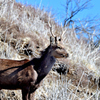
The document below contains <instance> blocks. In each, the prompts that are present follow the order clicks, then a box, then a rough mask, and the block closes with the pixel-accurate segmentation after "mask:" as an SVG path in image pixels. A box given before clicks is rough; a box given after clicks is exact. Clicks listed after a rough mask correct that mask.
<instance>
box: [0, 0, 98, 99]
mask: <svg viewBox="0 0 100 100" xmlns="http://www.w3.org/2000/svg"><path fill="white" fill-rule="evenodd" d="M50 25H51V26H52V33H53V34H54V36H57V37H61V39H62V42H61V44H62V45H63V46H64V47H65V49H66V50H67V51H68V53H69V58H68V59H58V60H57V62H56V64H55V66H54V67H53V69H52V71H50V73H49V75H48V76H47V77H46V78H45V79H44V81H43V83H42V86H41V87H40V88H39V89H38V90H37V91H36V96H35V98H36V100H51V99H52V100H80V99H81V100H99V98H100V92H99V89H100V79H99V77H100V68H99V65H100V63H99V61H98V59H99V57H100V52H99V48H97V49H95V50H94V51H91V48H90V45H89V44H87V43H86V42H85V41H84V39H83V38H81V39H80V40H79V39H77V36H76V33H75V30H74V27H73V28H72V29H68V28H64V27H62V26H60V25H58V24H57V23H56V22H55V19H54V17H53V16H52V14H51V13H50V12H46V11H45V9H42V10H41V9H39V8H34V7H32V6H25V5H22V4H20V3H16V2H15V1H14V0H6V1H4V0H2V1H0V58H4V59H5V58H7V59H17V60H20V59H25V58H27V59H31V58H33V57H40V51H41V50H43V49H45V48H46V47H47V46H48V45H49V39H50V36H51V35H52V34H51V31H50ZM1 67H2V66H1ZM63 69H65V70H64V72H63ZM58 70H60V72H62V74H61V75H60V74H59V73H58V72H59V71H58ZM9 98H10V100H21V91H20V92H19V90H18V91H10V90H1V91H0V99H1V100H8V99H9Z"/></svg>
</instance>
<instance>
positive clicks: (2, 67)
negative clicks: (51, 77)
mask: <svg viewBox="0 0 100 100" xmlns="http://www.w3.org/2000/svg"><path fill="white" fill-rule="evenodd" d="M68 56H69V54H68V53H67V51H66V50H65V48H64V47H63V46H61V45H58V41H57V37H50V45H49V46H48V47H47V48H46V49H44V50H43V51H41V57H38V58H32V59H31V60H28V59H23V60H11V59H0V90H1V89H9V90H17V89H20V90H21V91H22V99H23V100H34V95H35V91H36V90H37V89H38V87H39V86H40V83H41V82H42V80H43V79H44V78H45V77H46V76H47V75H48V73H49V72H50V70H51V69H52V67H53V65H54V63H55V62H56V59H57V58H67V57H68Z"/></svg>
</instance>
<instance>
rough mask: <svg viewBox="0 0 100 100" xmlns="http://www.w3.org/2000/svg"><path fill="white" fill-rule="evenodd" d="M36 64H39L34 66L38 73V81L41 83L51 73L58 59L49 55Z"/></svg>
mask: <svg viewBox="0 0 100 100" xmlns="http://www.w3.org/2000/svg"><path fill="white" fill-rule="evenodd" d="M34 62H37V64H35V66H34V69H35V70H36V71H37V73H38V79H37V80H38V82H40V81H41V80H42V79H43V78H44V77H45V76H46V75H47V74H48V73H49V71H50V70H51V68H52V66H53V65H54V63H55V62H56V59H55V58H54V57H53V56H51V55H50V54H49V53H48V54H45V55H43V56H42V57H41V58H40V59H38V61H34Z"/></svg>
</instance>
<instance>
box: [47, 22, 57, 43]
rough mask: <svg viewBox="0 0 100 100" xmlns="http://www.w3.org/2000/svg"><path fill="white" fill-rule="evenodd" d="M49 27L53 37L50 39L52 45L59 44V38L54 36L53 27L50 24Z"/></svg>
mask: <svg viewBox="0 0 100 100" xmlns="http://www.w3.org/2000/svg"><path fill="white" fill-rule="evenodd" d="M48 25H49V27H50V32H51V35H52V36H51V37H50V44H57V37H55V36H54V34H53V32H52V25H51V24H50V23H49V22H48Z"/></svg>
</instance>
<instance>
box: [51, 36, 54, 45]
mask: <svg viewBox="0 0 100 100" xmlns="http://www.w3.org/2000/svg"><path fill="white" fill-rule="evenodd" d="M50 44H51V45H52V44H55V38H54V37H50Z"/></svg>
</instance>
